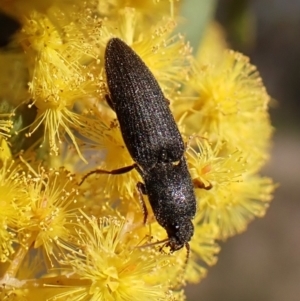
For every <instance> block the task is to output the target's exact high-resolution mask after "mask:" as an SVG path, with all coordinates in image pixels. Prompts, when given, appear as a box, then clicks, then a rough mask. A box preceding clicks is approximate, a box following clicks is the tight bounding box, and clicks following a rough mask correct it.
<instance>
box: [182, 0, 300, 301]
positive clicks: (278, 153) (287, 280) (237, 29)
mask: <svg viewBox="0 0 300 301" xmlns="http://www.w3.org/2000/svg"><path fill="white" fill-rule="evenodd" d="M187 2H188V3H187ZM187 2H186V3H185V6H187V7H189V9H183V13H184V14H185V13H187V14H188V13H190V12H191V11H193V10H194V12H193V13H190V15H185V17H186V20H187V21H186V23H185V26H186V29H187V30H189V29H191V32H189V34H188V37H189V38H190V39H191V40H192V42H193V43H195V42H194V41H196V39H197V34H196V32H195V31H196V30H197V26H196V25H194V24H193V23H196V24H197V17H196V18H193V17H192V16H193V15H197V14H196V12H195V11H196V10H197V11H198V12H203V13H204V10H205V13H207V14H208V16H207V19H209V18H210V17H215V18H216V20H217V21H218V22H220V24H221V25H222V26H223V29H224V31H225V34H226V37H227V41H228V44H229V45H230V48H232V49H234V50H237V51H241V52H242V53H244V54H246V55H248V56H249V57H250V60H251V62H252V63H253V64H254V65H256V66H257V68H258V70H259V72H260V74H261V76H262V78H263V81H264V84H265V86H266V88H267V90H268V92H269V94H270V95H271V96H272V98H273V101H272V102H271V108H270V114H271V118H272V124H273V126H274V127H275V135H274V142H273V150H272V155H271V160H270V162H269V164H268V165H267V166H266V167H265V169H264V174H266V175H268V176H271V177H272V178H273V179H274V180H275V181H276V182H278V183H279V184H280V186H279V188H278V189H277V190H276V192H275V197H274V200H273V202H272V204H271V206H270V209H269V211H268V212H267V214H266V216H265V217H264V218H263V219H258V220H256V221H254V222H253V223H252V224H251V225H250V226H249V228H248V230H247V231H246V233H244V234H243V235H239V236H236V237H234V238H232V239H230V240H229V241H227V242H226V243H225V244H223V245H222V252H221V253H220V256H219V261H218V263H217V265H216V266H214V267H213V268H212V269H211V270H210V271H209V274H208V277H207V279H205V280H204V281H202V282H201V284H200V285H199V286H197V287H196V286H190V287H189V290H188V300H190V301H194V300H195V301H196V300H199V296H201V300H205V301H220V300H222V301H240V300H243V301H257V300H263V301H282V300H285V301H298V300H299V296H300V287H299V279H300V256H299V249H300V239H299V238H300V230H299V229H300V228H299V221H300V202H299V196H300V159H299V154H300V117H299V112H300V101H299V100H300V40H299V28H300V1H298V0H286V1H281V0H219V1H197V0H190V1H187ZM201 2H203V3H208V2H209V3H211V7H210V8H207V7H206V6H205V5H203V6H202V4H200V3H201ZM198 3H199V4H198ZM202 7H203V8H204V10H202ZM198 19H200V18H199V15H198ZM192 29H193V30H192ZM194 30H195V31H194ZM198 37H201V33H200V35H199V36H198ZM193 45H194V46H195V45H196V44H193Z"/></svg>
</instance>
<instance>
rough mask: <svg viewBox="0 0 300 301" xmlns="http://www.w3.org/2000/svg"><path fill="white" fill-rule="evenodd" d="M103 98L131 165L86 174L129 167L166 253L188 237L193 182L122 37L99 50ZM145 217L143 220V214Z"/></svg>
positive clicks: (177, 140) (163, 106) (149, 78)
mask: <svg viewBox="0 0 300 301" xmlns="http://www.w3.org/2000/svg"><path fill="white" fill-rule="evenodd" d="M105 71H106V78H107V84H108V90H109V96H108V97H107V101H108V103H109V105H110V106H111V107H112V109H113V110H114V111H115V112H116V115H117V118H118V121H119V124H120V129H121V132H122V136H123V139H124V142H125V144H126V147H127V149H128V151H129V153H130V155H131V157H132V159H133V160H134V162H135V163H134V164H133V165H132V166H128V167H124V168H121V169H118V170H113V171H104V170H99V169H98V170H95V171H92V172H90V173H89V174H87V175H86V176H85V177H84V178H83V180H84V179H85V178H86V177H87V176H88V175H90V174H92V173H111V174H121V173H124V172H128V171H130V170H131V169H133V168H135V169H136V170H137V171H138V172H139V174H140V175H141V177H142V179H143V181H144V183H138V184H137V187H138V190H139V192H140V199H141V201H142V205H143V208H144V213H145V216H147V212H146V206H145V204H144V203H143V198H142V194H146V195H148V199H149V202H150V205H151V207H152V210H153V213H154V215H155V217H156V220H157V221H158V223H159V224H160V225H161V226H162V227H163V228H165V230H166V232H167V234H168V239H167V243H166V245H167V246H169V247H170V250H171V252H173V251H176V250H179V249H181V248H182V247H183V246H186V248H187V249H188V250H189V244H188V242H189V241H190V239H191V238H192V236H193V233H194V227H193V224H192V221H191V220H192V219H193V217H194V215H195V213H196V200H195V194H194V189H193V182H192V180H191V176H190V174H189V171H188V167H187V163H186V159H185V157H184V151H185V147H184V142H183V140H182V137H181V134H180V132H179V130H178V127H177V125H176V122H175V120H174V117H173V115H172V113H171V110H170V108H169V103H168V101H167V100H166V99H165V97H164V95H163V92H162V90H161V88H160V87H159V85H158V83H157V81H156V79H155V77H154V76H153V74H152V73H151V71H150V70H149V68H148V67H147V66H146V65H145V63H144V62H143V61H142V59H141V58H140V57H139V56H138V55H137V54H136V53H135V52H134V51H133V50H132V49H131V48H130V47H129V46H128V45H127V44H125V43H124V42H123V41H122V40H120V39H119V38H112V39H110V40H109V42H108V44H107V47H106V50H105ZM145 219H146V218H145Z"/></svg>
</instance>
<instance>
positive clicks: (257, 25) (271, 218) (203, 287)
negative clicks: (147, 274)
mask: <svg viewBox="0 0 300 301" xmlns="http://www.w3.org/2000/svg"><path fill="white" fill-rule="evenodd" d="M207 1H210V0H207ZM216 18H217V20H218V21H219V22H220V23H221V24H222V25H223V26H224V29H225V31H226V35H227V38H228V41H229V43H230V45H231V47H232V48H233V49H235V50H238V51H241V52H243V53H245V54H246V55H248V56H249V57H250V58H251V62H252V63H253V64H254V65H256V66H257V67H258V70H259V71H260V73H261V76H262V78H263V80H264V83H265V85H266V87H267V90H268V92H269V94H270V95H271V96H272V98H273V101H272V102H271V110H270V113H271V118H272V124H273V125H274V127H275V134H274V144H273V150H272V155H271V160H270V162H269V163H268V164H267V166H266V167H265V169H264V170H263V174H264V175H267V176H270V177H272V178H273V179H274V180H275V182H277V183H279V184H280V187H279V188H278V189H277V190H276V193H275V196H274V200H273V201H272V203H271V206H270V209H269V210H268V212H267V214H266V216H265V217H264V218H262V219H257V220H255V221H254V222H253V223H252V224H250V226H249V228H248V230H247V231H246V232H245V233H243V234H241V235H238V236H236V237H234V238H231V239H229V240H228V241H227V242H225V243H222V244H221V246H222V250H221V252H220V255H219V261H218V263H217V264H216V265H215V266H214V267H212V268H211V269H210V270H209V273H208V276H207V278H206V279H204V280H203V281H202V282H201V283H200V284H199V285H191V286H189V287H188V290H187V293H188V300H190V301H196V300H203V301H204V300H205V301H221V300H222V301H283V300H284V301H299V300H300V285H299V282H300V252H299V250H300V222H299V221H300V202H299V195H300V160H299V156H300V137H299V136H300V121H299V119H300V117H299V115H300V114H299V111H300V99H299V98H300V38H299V37H300V1H299V0H248V1H247V0H219V1H218V4H217V10H216ZM17 28H18V25H17V24H16V23H14V22H12V21H11V20H10V19H7V18H5V17H3V16H1V17H0V46H1V47H2V46H4V45H6V43H7V41H8V39H9V37H10V35H11V33H12V32H14V30H16V29H17Z"/></svg>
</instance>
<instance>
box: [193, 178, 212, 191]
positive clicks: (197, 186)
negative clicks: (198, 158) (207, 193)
mask: <svg viewBox="0 0 300 301" xmlns="http://www.w3.org/2000/svg"><path fill="white" fill-rule="evenodd" d="M193 184H194V187H195V188H201V189H205V190H210V189H212V188H213V185H212V184H211V183H209V184H208V185H207V186H205V185H204V183H203V182H201V181H199V180H198V179H194V180H193Z"/></svg>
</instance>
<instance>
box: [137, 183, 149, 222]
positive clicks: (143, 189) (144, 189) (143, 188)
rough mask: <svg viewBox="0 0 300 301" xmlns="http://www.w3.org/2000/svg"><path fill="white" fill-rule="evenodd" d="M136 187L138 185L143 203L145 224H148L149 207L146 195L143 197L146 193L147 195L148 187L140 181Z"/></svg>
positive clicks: (140, 199)
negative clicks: (145, 198)
mask: <svg viewBox="0 0 300 301" xmlns="http://www.w3.org/2000/svg"><path fill="white" fill-rule="evenodd" d="M136 187H137V190H138V192H139V201H140V203H141V206H142V210H143V214H144V224H146V222H147V218H148V209H147V206H146V203H145V200H144V197H143V194H145V195H146V194H147V192H146V187H145V185H144V184H143V183H141V182H138V183H137V185H136Z"/></svg>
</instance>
